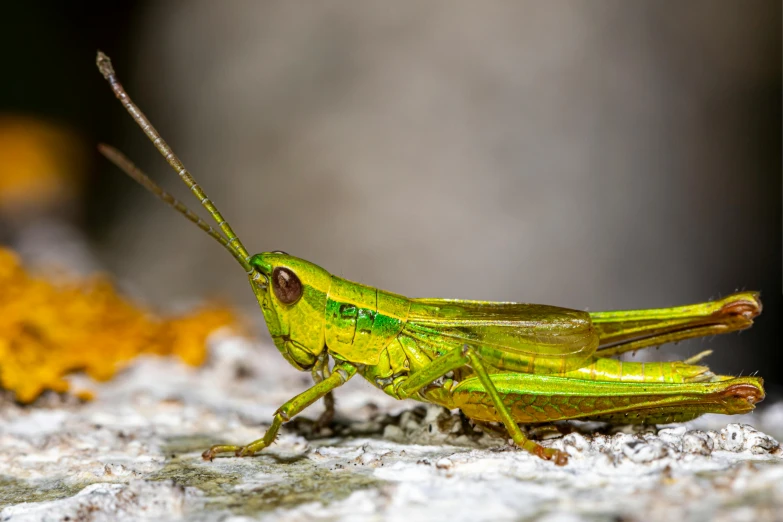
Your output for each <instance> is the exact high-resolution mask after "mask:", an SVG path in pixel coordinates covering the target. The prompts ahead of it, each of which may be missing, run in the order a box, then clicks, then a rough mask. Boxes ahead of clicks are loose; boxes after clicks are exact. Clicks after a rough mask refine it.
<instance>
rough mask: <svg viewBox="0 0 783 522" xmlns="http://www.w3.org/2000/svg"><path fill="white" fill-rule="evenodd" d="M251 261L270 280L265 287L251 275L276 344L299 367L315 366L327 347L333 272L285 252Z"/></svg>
mask: <svg viewBox="0 0 783 522" xmlns="http://www.w3.org/2000/svg"><path fill="white" fill-rule="evenodd" d="M250 264H251V265H252V266H253V268H254V269H255V270H257V271H258V272H260V273H261V274H263V275H264V276H265V279H266V280H267V281H268V284H266V285H263V286H262V285H259V284H258V283H257V281H254V279H253V277H252V275H251V277H250V284H251V285H252V286H253V291H254V293H255V294H256V299H258V304H259V306H260V307H261V311H262V312H263V313H264V319H265V320H266V324H267V327H268V328H269V333H270V334H271V336H272V339H273V340H274V342H275V346H277V349H278V350H280V353H281V354H282V355H283V357H285V359H286V360H287V361H288V362H289V363H291V365H293V366H294V367H295V368H297V369H299V370H307V369H309V368H311V367H312V366H313V365H314V364H315V362H316V359H317V357H318V355H320V354H321V352H323V350H324V348H325V342H324V310H325V308H326V299H327V296H328V294H329V287H330V285H331V280H332V276H331V274H330V273H329V272H327V271H326V270H324V269H323V268H321V267H320V266H318V265H315V264H313V263H310V262H309V261H305V260H304V259H299V258H298V257H294V256H290V255H288V254H285V253H283V252H263V253H261V254H256V255H254V256H253V257H251V258H250Z"/></svg>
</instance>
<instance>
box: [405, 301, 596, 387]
mask: <svg viewBox="0 0 783 522" xmlns="http://www.w3.org/2000/svg"><path fill="white" fill-rule="evenodd" d="M401 335H403V336H408V337H410V338H412V339H414V340H415V341H416V342H417V343H418V344H419V346H422V344H423V345H425V346H427V347H428V348H430V349H431V350H433V351H434V352H436V353H434V354H433V355H442V354H443V353H445V352H446V351H450V350H452V349H455V348H458V347H461V346H463V345H465V344H468V345H471V346H474V347H477V348H479V349H480V350H481V352H482V353H483V354H485V355H486V356H487V359H488V362H490V364H492V365H493V366H495V367H497V368H504V369H513V370H515V371H523V372H527V373H554V372H562V371H570V370H573V369H577V368H579V367H580V366H581V365H582V363H583V362H584V361H585V360H586V359H588V358H589V357H590V356H591V355H592V354H593V353H595V350H596V348H597V347H598V335H597V334H596V333H595V331H594V329H593V327H592V323H591V320H590V316H589V315H588V314H587V313H586V312H580V311H578V310H570V309H567V308H560V307H556V306H547V305H536V304H523V303H496V302H486V301H462V300H452V299H413V300H411V308H410V312H409V315H408V321H407V324H406V325H405V328H404V329H403V332H402V334H401Z"/></svg>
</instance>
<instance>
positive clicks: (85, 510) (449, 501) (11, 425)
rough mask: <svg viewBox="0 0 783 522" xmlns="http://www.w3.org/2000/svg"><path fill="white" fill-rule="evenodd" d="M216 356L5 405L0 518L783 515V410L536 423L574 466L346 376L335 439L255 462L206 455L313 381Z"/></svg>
mask: <svg viewBox="0 0 783 522" xmlns="http://www.w3.org/2000/svg"><path fill="white" fill-rule="evenodd" d="M212 344H213V346H212V348H211V353H212V355H211V358H210V361H209V363H208V364H207V365H206V366H204V367H202V368H195V369H194V368H190V367H187V366H185V365H183V364H181V363H178V362H176V361H175V360H169V359H160V358H148V359H142V360H140V361H139V362H138V363H137V364H135V365H134V366H133V367H132V368H131V369H130V370H128V371H126V372H125V373H123V374H122V375H121V376H119V377H118V378H117V379H115V380H114V381H112V382H110V383H104V384H101V385H96V384H95V383H90V382H88V381H86V380H85V379H82V378H78V377H77V378H75V379H74V380H75V383H74V384H75V385H76V386H77V387H78V386H82V387H87V386H89V387H91V388H93V389H95V390H96V392H97V399H96V400H95V401H93V402H91V403H85V404H80V403H78V402H76V401H75V400H72V399H63V398H62V397H58V396H50V397H48V398H47V399H44V400H40V401H39V402H38V403H37V404H36V405H34V406H33V407H20V406H18V405H16V404H14V403H13V402H11V401H6V402H5V403H3V404H2V408H0V520H3V521H6V520H8V521H37V520H69V521H77V520H90V521H103V520H107V521H108V520H139V519H149V520H176V519H186V520H232V521H236V520H246V519H260V520H266V521H274V520H294V521H297V520H302V521H304V520H406V521H410V520H430V519H442V520H449V521H454V522H456V521H461V520H471V521H480V520H493V521H494V520H529V519H544V520H549V521H553V520H558V521H571V520H667V521H671V520H749V521H750V520H752V521H754V522H755V521H763V520H775V519H777V518H778V517H779V513H780V511H781V509H783V452H782V451H781V449H780V447H779V445H778V443H777V441H776V440H775V439H774V438H773V437H778V438H779V437H781V436H782V435H783V403H779V404H772V405H765V406H766V408H765V409H761V408H760V410H759V412H758V413H756V414H754V415H753V416H746V417H742V418H737V417H718V416H708V417H705V418H703V419H700V420H698V421H695V422H692V423H689V424H687V425H673V426H669V427H663V428H660V429H658V430H655V429H651V428H647V429H641V430H639V429H637V430H628V429H617V428H613V429H610V428H607V427H603V426H600V425H591V424H589V423H580V424H579V425H576V426H574V425H569V426H567V427H568V429H569V430H570V433H567V434H566V435H562V433H561V431H563V429H564V428H565V427H566V426H559V428H560V429H559V430H558V429H553V428H549V429H547V428H542V429H538V430H537V436H538V437H539V438H544V439H545V443H546V444H551V445H553V446H556V447H558V448H561V449H565V450H566V451H567V452H569V453H570V454H571V460H570V463H569V465H568V466H566V467H563V468H558V467H555V466H554V465H552V464H551V463H548V462H544V461H541V460H539V459H536V458H533V457H531V456H530V455H528V454H526V453H524V452H522V451H518V450H516V449H514V448H513V447H510V446H509V445H508V444H506V442H505V441H504V440H502V439H500V438H497V437H495V436H493V435H490V434H486V433H483V432H480V431H477V430H476V429H475V428H474V427H473V426H472V425H471V424H470V423H468V422H467V421H466V420H465V419H463V418H462V417H461V416H460V415H458V414H454V413H450V412H448V411H445V410H443V409H441V408H437V407H429V406H427V407H425V406H421V405H420V404H418V403H416V402H412V401H407V402H397V401H394V400H391V399H390V398H388V397H386V396H385V395H384V394H383V393H381V392H380V391H378V390H375V389H374V388H372V387H370V385H369V384H367V383H365V382H363V381H362V380H361V379H355V380H354V381H351V382H349V383H348V384H347V385H346V386H345V387H344V388H343V389H341V390H339V391H338V394H337V407H338V417H337V419H336V422H335V424H334V425H333V426H332V427H331V428H328V429H326V430H321V431H317V432H316V431H314V428H313V426H312V424H311V423H309V422H307V421H306V420H297V421H294V422H292V423H290V424H289V425H288V426H287V427H285V428H284V431H283V432H282V435H281V436H280V438H279V440H278V442H277V444H276V445H274V446H273V447H271V448H269V449H267V450H265V451H264V452H262V453H261V454H259V455H258V456H256V457H253V458H244V459H236V458H216V459H215V460H214V461H213V462H204V461H203V460H202V459H201V456H200V455H201V452H202V451H203V450H204V449H205V448H206V447H208V446H209V445H210V444H212V443H215V442H221V441H222V442H231V443H237V442H239V443H246V442H249V441H251V440H254V439H255V438H258V437H259V436H260V435H261V434H262V432H263V428H264V427H265V424H266V423H268V422H269V420H270V419H271V416H272V413H273V412H274V410H275V409H276V408H277V406H279V405H280V404H281V403H282V402H284V401H285V400H286V399H288V398H290V397H291V396H292V395H294V394H296V393H298V392H299V391H301V390H303V389H304V388H305V387H306V386H308V385H309V383H310V376H309V374H304V373H298V372H296V371H294V370H293V369H292V368H290V367H288V366H287V363H285V362H284V361H283V360H282V358H281V357H280V356H279V355H278V354H277V352H276V351H275V350H274V348H271V347H269V346H256V345H253V344H251V343H249V342H248V341H246V340H243V339H241V338H236V337H229V336H227V335H223V336H220V335H218V336H216V337H215V338H214V339H213V343H212ZM319 412H320V405H314V406H313V407H312V408H311V410H308V411H307V412H306V413H305V416H307V417H309V418H315V416H316V415H317V414H318V413H319ZM751 425H752V426H755V428H758V430H757V429H755V428H754V427H751Z"/></svg>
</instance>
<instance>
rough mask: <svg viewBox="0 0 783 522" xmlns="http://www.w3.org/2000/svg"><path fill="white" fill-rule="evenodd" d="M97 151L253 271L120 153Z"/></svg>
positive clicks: (106, 147) (217, 235) (223, 240)
mask: <svg viewBox="0 0 783 522" xmlns="http://www.w3.org/2000/svg"><path fill="white" fill-rule="evenodd" d="M98 151H99V152H100V153H101V154H103V155H104V156H105V157H106V159H108V160H109V161H111V162H112V163H114V164H115V165H116V166H117V167H118V168H119V169H120V170H121V171H123V172H124V173H125V174H127V175H128V176H130V177H131V178H133V179H134V180H136V182H138V183H139V185H141V186H143V187H144V188H145V189H147V190H149V191H150V192H152V193H153V194H155V195H156V196H157V197H158V198H159V199H160V200H162V201H163V202H164V203H166V204H167V205H169V206H170V207H171V208H173V209H174V210H176V211H177V212H179V213H180V214H182V215H183V216H185V217H186V218H188V219H189V220H190V221H192V222H193V223H195V224H196V225H197V226H198V228H200V229H201V230H203V231H204V232H206V233H207V234H209V235H210V236H212V238H214V239H215V241H217V242H218V243H220V244H221V245H223V247H224V248H225V249H226V250H228V252H229V253H230V254H231V255H232V256H234V258H235V259H236V260H237V261H239V264H240V265H242V267H243V268H244V269H245V270H247V272H248V273H250V272H252V271H253V267H252V266H251V265H250V263H248V261H247V259H246V258H244V257H242V255H241V254H240V253H239V252H238V251H237V250H235V249H234V248H233V247H232V246H231V245H230V244H229V243H228V240H227V239H226V238H225V237H223V236H222V235H221V234H220V233H219V232H217V231H216V230H215V229H214V228H212V227H211V226H210V225H209V224H207V223H206V222H204V220H203V219H201V218H200V217H199V216H198V215H196V213H195V212H193V211H192V210H190V209H189V208H188V207H186V206H185V205H184V204H183V203H182V202H181V201H179V200H177V198H175V197H174V196H172V195H171V194H169V193H168V192H166V191H165V190H163V189H162V188H161V187H160V186H158V184H156V183H155V182H154V181H152V180H151V179H150V178H149V177H148V176H147V175H146V174H144V172H142V171H141V169H139V168H138V167H137V166H136V165H134V164H133V162H132V161H131V160H129V159H128V158H127V157H126V156H125V155H124V154H123V153H122V152H120V151H119V150H117V149H115V148H114V147H112V146H110V145H105V144H103V143H101V144H99V145H98Z"/></svg>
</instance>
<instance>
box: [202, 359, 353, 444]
mask: <svg viewBox="0 0 783 522" xmlns="http://www.w3.org/2000/svg"><path fill="white" fill-rule="evenodd" d="M355 373H356V367H355V366H353V365H351V364H349V363H347V362H343V363H339V364H337V365H335V367H334V370H333V371H332V372H331V374H330V375H329V377H326V378H325V379H323V380H322V381H321V382H319V383H317V384H316V385H315V386H313V387H312V388H310V389H308V390H305V391H303V392H302V393H300V394H299V395H297V396H296V397H294V398H293V399H291V400H289V401H288V402H286V403H285V404H283V405H282V406H280V408H278V409H277V411H276V412H275V416H274V417H273V418H272V425H271V426H269V429H268V430H266V433H264V436H263V437H261V438H260V439H258V440H256V441H253V442H251V443H250V444H248V445H246V446H231V445H215V446H212V447H211V448H209V449H208V450H207V451H205V452H204V453H202V455H201V457H202V458H203V459H204V460H212V459H213V458H214V457H215V455H217V454H218V453H232V452H233V453H234V455H235V456H237V457H249V456H251V455H253V454H254V453H255V452H257V451H261V450H262V449H264V448H266V447H267V446H270V445H271V444H272V443H273V442H274V441H275V439H276V438H277V432H278V431H280V426H282V425H283V423H285V422H288V421H289V420H291V419H292V418H294V417H295V416H296V415H297V414H299V413H300V412H301V411H302V410H304V409H305V408H307V407H308V406H310V405H311V404H313V403H314V402H315V401H317V400H318V399H320V398H322V397H323V396H325V395H326V394H328V393H329V392H331V391H332V390H334V389H335V388H337V387H338V386H342V385H343V384H345V382H346V381H347V380H348V379H350V378H351V377H353V375H354V374H355Z"/></svg>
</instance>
